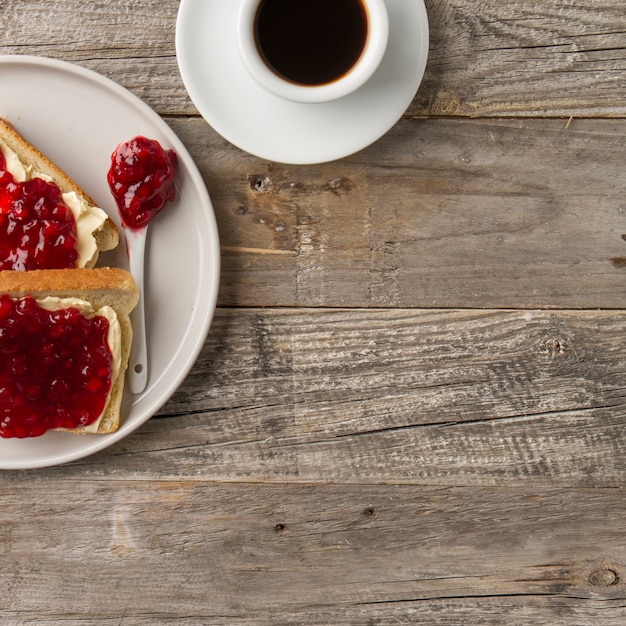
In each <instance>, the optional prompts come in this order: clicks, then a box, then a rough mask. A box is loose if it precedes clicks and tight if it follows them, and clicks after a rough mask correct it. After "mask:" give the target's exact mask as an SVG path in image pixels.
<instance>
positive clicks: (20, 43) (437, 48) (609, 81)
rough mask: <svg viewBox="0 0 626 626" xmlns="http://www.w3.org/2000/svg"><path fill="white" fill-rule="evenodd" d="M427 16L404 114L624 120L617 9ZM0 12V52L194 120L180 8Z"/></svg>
mask: <svg viewBox="0 0 626 626" xmlns="http://www.w3.org/2000/svg"><path fill="white" fill-rule="evenodd" d="M395 1H396V2H401V1H402V0H395ZM426 8H427V12H428V15H429V26H430V38H431V44H430V52H429V62H428V66H427V69H426V75H425V77H424V81H423V84H422V86H421V88H420V90H419V92H418V94H417V96H416V98H415V100H414V102H413V104H412V105H411V107H410V108H409V109H408V111H407V115H409V116H423V115H429V116H432V115H436V116H439V115H443V116H450V115H452V116H459V115H461V116H502V115H505V116H531V117H537V116H549V117H551V116H564V117H566V118H567V117H569V116H571V115H574V116H577V117H598V116H616V117H624V115H625V113H626V105H625V102H626V81H624V70H625V68H626V45H625V43H624V42H625V41H626V37H625V35H626V15H625V13H624V11H623V6H622V4H621V3H620V1H619V0H585V2H584V3H577V4H572V3H571V2H568V1H566V0H550V2H547V3H546V2H543V1H542V0H513V1H509V2H502V1H500V0H484V1H483V2H480V3H476V2H474V1H473V0H427V2H426ZM0 11H1V12H2V17H4V23H5V24H6V28H5V30H4V33H3V37H2V39H0V52H2V53H4V54H38V55H42V56H51V57H55V58H59V59H64V60H68V61H72V62H75V63H79V64H81V65H84V66H85V67H88V68H90V69H93V70H95V71H98V72H100V73H102V74H104V75H105V76H109V77H110V78H113V79H114V80H116V81H118V82H120V83H121V84H122V85H124V86H125V87H127V88H128V89H130V90H131V91H133V92H134V93H135V94H137V95H138V96H140V97H142V98H143V99H145V101H146V102H147V103H148V104H150V105H151V106H152V107H154V108H155V109H156V110H157V111H158V112H159V113H161V114H163V115H195V114H197V111H196V109H195V107H194V106H193V104H192V103H191V101H190V99H189V97H188V95H187V93H186V91H185V88H184V85H183V83H182V80H181V78H180V74H179V72H178V66H177V63H176V51H175V22H176V14H177V11H178V3H177V2H161V1H159V0H134V1H133V2H132V4H128V3H127V4H122V3H120V2H119V0H99V1H98V2H88V3H85V2H81V0H47V1H45V2H42V1H41V0H3V1H2V3H1V4H0ZM25 24H27V26H24V25H25ZM35 33H36V36H34V34H35Z"/></svg>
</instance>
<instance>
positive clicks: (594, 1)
mask: <svg viewBox="0 0 626 626" xmlns="http://www.w3.org/2000/svg"><path fill="white" fill-rule="evenodd" d="M427 8H428V12H429V18H430V26H431V46H430V57H429V64H428V71H427V74H426V75H425V77H424V82H423V83H422V85H421V87H420V90H419V91H418V94H417V97H416V98H415V100H414V102H413V105H412V106H411V107H410V109H409V111H408V113H409V114H414V115H423V114H428V115H470V116H473V115H477V116H485V115H505V116H532V117H536V116H542V115H548V116H558V115H560V116H565V117H569V116H570V115H574V116H590V115H591V116H594V115H607V116H623V115H624V103H623V97H622V95H619V96H617V94H623V89H624V88H626V13H625V12H624V7H623V4H621V3H620V2H613V1H612V0H608V1H606V0H585V2H584V3H573V2H569V1H567V0H550V1H548V2H542V1H541V0H538V1H529V0H512V1H510V2H498V1H497V0H494V1H493V2H480V3H477V2H475V1H474V0H427ZM616 96H617V99H616Z"/></svg>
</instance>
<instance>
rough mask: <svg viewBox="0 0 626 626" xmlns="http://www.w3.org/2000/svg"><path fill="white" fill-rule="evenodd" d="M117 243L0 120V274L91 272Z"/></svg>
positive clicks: (71, 187) (63, 179) (101, 218)
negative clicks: (39, 271) (102, 256)
mask: <svg viewBox="0 0 626 626" xmlns="http://www.w3.org/2000/svg"><path fill="white" fill-rule="evenodd" d="M118 242H119V232H118V229H117V227H116V225H115V223H114V222H113V221H112V220H111V219H110V218H109V217H108V216H107V214H106V213H105V212H104V211H103V210H102V209H101V208H99V207H98V206H96V203H95V202H94V201H93V199H92V198H91V197H90V196H89V195H87V193H85V191H83V190H82V189H81V188H80V187H79V185H78V184H77V183H76V182H74V181H73V180H72V179H71V178H70V177H69V176H68V175H67V174H66V173H65V172H63V171H62V170H61V169H60V168H59V167H58V166H57V165H56V164H55V163H53V162H52V161H51V160H50V159H49V158H47V157H46V156H45V155H43V154H42V153H41V152H40V151H39V150H38V149H37V148H35V147H34V146H33V145H32V144H30V143H29V142H28V141H26V139H24V137H22V135H20V134H19V133H18V132H17V131H16V130H15V128H14V127H13V126H12V125H11V124H10V123H9V122H8V121H7V120H5V119H3V118H0V270H6V269H13V270H33V269H68V268H82V267H94V266H95V265H96V262H97V261H98V256H99V253H100V252H102V251H105V250H112V249H113V248H115V247H116V246H117V245H118Z"/></svg>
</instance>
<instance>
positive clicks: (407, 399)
mask: <svg viewBox="0 0 626 626" xmlns="http://www.w3.org/2000/svg"><path fill="white" fill-rule="evenodd" d="M625 337H626V316H625V315H624V312H623V311H622V312H599V311H596V312H582V311H581V312H578V311H554V312H542V311H470V310H465V311H412V310H396V311H384V310H382V311H381V310H377V311H368V310H357V311H341V310H319V309H316V310H308V311H291V310H280V309H273V310H272V309H269V310H254V309H253V310H220V311H218V314H217V316H216V319H215V323H214V325H213V328H212V331H211V334H210V337H209V339H208V341H207V344H206V346H205V349H204V350H203V352H202V354H201V356H200V358H199V361H198V363H197V364H196V366H195V367H194V369H193V370H192V372H191V374H190V376H189V377H188V378H187V380H186V381H185V383H184V384H183V385H182V387H181V388H180V389H179V391H178V392H177V393H176V394H175V395H174V397H173V398H172V399H171V400H170V402H169V403H168V404H167V405H166V406H165V407H164V408H163V409H162V410H161V411H160V417H159V418H155V419H152V420H151V421H149V422H148V423H147V424H146V425H145V426H144V427H142V428H141V429H140V430H139V431H137V432H136V433H135V434H133V435H131V436H130V437H128V438H127V439H125V440H124V441H123V442H120V443H119V444H117V445H115V446H113V447H111V448H110V449H108V450H107V451H105V452H103V453H101V454H99V455H97V456H95V457H91V458H89V459H85V460H83V461H79V462H77V463H76V464H74V466H73V467H74V470H73V472H74V474H73V475H75V476H81V475H90V476H102V477H105V476H108V475H110V473H111V472H123V473H124V474H125V475H129V476H137V477H143V478H146V479H149V478H151V477H154V478H176V479H180V478H182V477H188V478H190V479H192V480H195V479H198V478H205V479H210V480H224V481H240V480H244V481H279V482H280V481H289V482H303V483H308V482H323V483H327V482H342V483H380V482H383V483H412V484H441V485H520V486H523V485H546V486H550V485H552V486H554V485H559V486H561V487H564V488H565V487H580V486H585V487H591V486H599V487H600V486H603V487H620V486H622V485H623V484H624V481H625V479H626V461H625V459H626V429H625V428H624V426H625V424H626V411H625V409H626V403H625V397H626V384H625V379H624V370H625V364H626V339H625Z"/></svg>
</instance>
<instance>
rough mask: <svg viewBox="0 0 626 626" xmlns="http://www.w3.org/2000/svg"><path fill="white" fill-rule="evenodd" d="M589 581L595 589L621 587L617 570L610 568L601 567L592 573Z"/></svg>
mask: <svg viewBox="0 0 626 626" xmlns="http://www.w3.org/2000/svg"><path fill="white" fill-rule="evenodd" d="M587 580H588V581H589V584H590V585H593V586H594V587H613V586H614V585H619V583H620V576H619V574H618V573H617V571H616V570H614V569H612V568H610V567H600V568H598V569H596V570H594V571H593V572H591V574H589V578H588V579H587Z"/></svg>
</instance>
